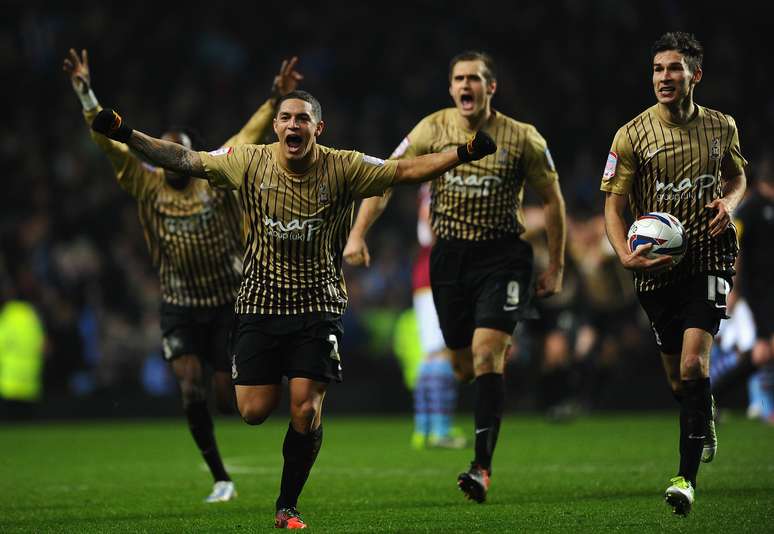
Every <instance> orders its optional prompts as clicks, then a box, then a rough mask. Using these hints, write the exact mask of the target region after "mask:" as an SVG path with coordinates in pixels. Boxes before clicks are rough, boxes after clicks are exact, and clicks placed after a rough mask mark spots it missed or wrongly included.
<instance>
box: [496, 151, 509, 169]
mask: <svg viewBox="0 0 774 534" xmlns="http://www.w3.org/2000/svg"><path fill="white" fill-rule="evenodd" d="M497 164H498V165H508V149H507V148H505V147H500V150H498V151H497Z"/></svg>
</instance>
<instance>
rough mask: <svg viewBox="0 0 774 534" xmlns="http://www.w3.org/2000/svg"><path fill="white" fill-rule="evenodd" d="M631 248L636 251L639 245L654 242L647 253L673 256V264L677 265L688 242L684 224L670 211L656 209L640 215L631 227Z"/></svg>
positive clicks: (651, 255)
mask: <svg viewBox="0 0 774 534" xmlns="http://www.w3.org/2000/svg"><path fill="white" fill-rule="evenodd" d="M628 238H629V250H631V251H632V252H634V251H635V250H636V249H637V247H639V246H642V245H646V244H648V243H652V244H653V248H652V249H650V250H649V251H648V253H647V255H646V257H647V258H650V259H655V258H658V257H659V256H664V255H666V256H672V265H673V266H674V265H677V264H678V263H679V262H680V260H681V259H683V255H684V254H685V249H686V246H687V243H686V241H685V229H684V228H683V224H682V223H681V222H680V221H679V220H678V219H677V218H676V217H674V216H672V215H670V214H669V213H664V212H661V211H654V212H651V213H646V214H644V215H642V216H641V217H639V218H638V219H637V220H636V221H634V222H633V223H632V225H631V226H630V227H629V235H628Z"/></svg>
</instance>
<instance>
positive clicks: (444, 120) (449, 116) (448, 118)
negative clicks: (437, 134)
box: [417, 108, 457, 127]
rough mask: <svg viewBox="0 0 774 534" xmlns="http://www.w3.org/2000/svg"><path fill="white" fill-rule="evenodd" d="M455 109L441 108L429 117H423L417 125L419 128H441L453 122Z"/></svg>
mask: <svg viewBox="0 0 774 534" xmlns="http://www.w3.org/2000/svg"><path fill="white" fill-rule="evenodd" d="M456 113H457V108H443V109H439V110H438V111H435V112H433V113H431V114H429V115H425V116H424V117H423V118H422V119H421V120H420V121H419V122H418V123H417V127H419V126H443V125H446V124H449V123H451V122H453V121H454V120H456V119H455V116H456V115H455V114H456Z"/></svg>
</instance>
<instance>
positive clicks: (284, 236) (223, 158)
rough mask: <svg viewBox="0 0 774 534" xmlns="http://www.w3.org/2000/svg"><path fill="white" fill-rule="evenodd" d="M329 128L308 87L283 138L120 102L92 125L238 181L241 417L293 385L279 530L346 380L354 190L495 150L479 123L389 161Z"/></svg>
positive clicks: (364, 191)
mask: <svg viewBox="0 0 774 534" xmlns="http://www.w3.org/2000/svg"><path fill="white" fill-rule="evenodd" d="M324 126H325V124H324V122H323V121H322V109H321V107H320V104H319V102H318V101H317V99H315V98H314V97H313V96H312V95H310V94H309V93H306V92H303V91H295V92H292V93H289V94H288V95H285V96H284V97H283V98H281V99H280V104H279V109H278V111H277V115H276V117H275V119H274V131H275V133H276V134H277V137H278V139H279V142H278V143H273V144H271V145H242V146H237V147H233V148H232V147H224V148H222V149H220V150H216V151H213V152H210V153H208V152H194V151H192V150H190V149H188V148H186V147H184V146H181V145H177V144H175V143H170V142H168V141H164V140H161V139H155V138H153V137H150V136H148V135H145V134H143V133H141V132H138V131H136V130H132V129H131V128H129V127H128V126H126V124H124V123H123V121H122V119H121V117H120V116H119V115H118V114H117V113H115V112H114V111H112V110H103V111H102V112H101V113H100V114H99V115H97V116H96V118H95V119H94V121H93V123H92V128H94V129H95V130H96V131H98V132H102V133H104V134H106V135H108V136H109V137H112V138H114V139H117V140H119V141H122V142H125V143H127V144H128V145H129V146H130V147H131V148H132V149H134V150H136V151H138V152H139V153H141V154H142V155H143V156H145V157H146V158H148V159H149V160H150V161H153V162H155V163H157V164H159V165H161V166H163V167H165V168H167V169H169V170H172V171H175V172H179V173H185V174H187V175H192V176H200V177H202V178H206V179H207V180H209V181H210V182H211V183H213V184H215V185H217V186H219V187H223V188H229V189H236V190H237V193H238V195H239V198H240V201H241V205H242V208H243V213H244V217H245V222H246V226H247V248H246V251H245V256H244V272H243V274H244V277H243V280H242V286H241V288H240V290H239V295H238V296H237V301H236V312H237V315H238V320H239V324H238V329H237V337H236V343H235V348H234V355H233V360H232V361H233V364H232V377H233V379H234V382H235V384H236V395H237V405H238V407H239V411H240V413H241V414H242V417H243V418H244V420H245V421H246V422H247V423H249V424H260V423H262V422H263V421H265V420H266V418H267V417H268V416H269V415H270V414H271V412H272V411H273V410H274V409H275V408H276V406H277V404H278V403H279V401H280V396H281V391H282V388H281V380H282V377H283V375H284V376H286V377H287V378H288V384H289V389H290V419H291V420H290V425H289V426H288V430H287V433H286V434H285V442H284V444H283V448H282V451H283V456H284V460H285V461H284V466H283V470H282V481H281V484H280V495H279V498H278V499H277V502H276V507H277V512H276V515H275V526H277V527H279V528H305V527H306V524H305V523H304V522H303V520H302V519H301V517H300V515H299V513H298V510H297V509H296V504H297V500H298V497H299V495H300V493H301V490H302V488H303V486H304V483H305V482H306V479H307V477H308V476H309V472H310V470H311V468H312V465H313V464H314V461H315V459H316V457H317V453H318V452H319V450H320V446H321V445H322V438H323V432H322V425H321V415H322V412H321V410H322V402H323V398H324V396H325V392H326V390H327V388H328V384H329V383H330V381H332V380H334V381H341V378H342V367H341V356H340V354H339V349H338V347H339V344H340V340H341V333H342V327H341V315H342V313H343V312H344V309H345V307H346V304H347V293H346V287H345V284H344V279H343V277H342V273H341V261H342V255H343V249H344V245H345V243H346V241H347V234H348V232H349V229H350V226H351V223H352V217H353V214H354V202H355V200H356V199H359V198H364V197H369V196H373V195H381V194H383V193H384V191H385V190H386V189H387V188H389V187H391V186H392V185H394V184H397V183H417V182H420V181H426V180H430V179H432V178H434V177H436V176H438V175H440V174H441V173H443V172H445V171H448V170H450V169H452V168H454V167H456V166H457V165H459V164H460V163H463V162H469V161H474V160H478V159H480V158H483V157H485V156H486V155H488V154H491V153H493V152H494V151H495V150H496V145H495V143H494V141H493V140H492V138H491V137H489V136H488V135H487V134H485V133H478V134H477V135H476V136H475V137H473V138H471V139H469V140H468V141H467V142H466V143H463V144H462V145H460V146H459V147H456V148H457V149H456V150H449V151H446V152H442V153H439V154H431V155H428V156H423V157H418V158H412V159H406V160H402V161H386V162H385V161H383V160H380V159H377V158H373V157H370V156H366V155H364V154H362V153H359V152H354V151H347V150H334V149H331V148H327V147H324V146H321V145H318V144H317V138H318V136H320V135H321V134H322V132H323V129H324Z"/></svg>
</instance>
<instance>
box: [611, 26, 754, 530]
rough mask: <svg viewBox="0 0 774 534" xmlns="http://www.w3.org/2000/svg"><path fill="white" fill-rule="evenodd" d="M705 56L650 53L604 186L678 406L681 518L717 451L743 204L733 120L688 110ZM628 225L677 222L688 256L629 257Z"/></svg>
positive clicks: (676, 35)
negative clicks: (659, 218)
mask: <svg viewBox="0 0 774 534" xmlns="http://www.w3.org/2000/svg"><path fill="white" fill-rule="evenodd" d="M702 57H703V50H702V46H701V44H700V43H699V42H698V41H697V40H696V38H695V37H694V36H693V35H689V34H686V33H682V32H670V33H666V34H664V35H663V36H661V38H659V39H658V40H657V41H656V42H655V44H654V45H653V50H652V58H653V90H654V91H655V94H656V100H657V103H656V104H655V105H654V106H651V107H650V108H648V109H646V110H645V111H644V112H642V113H641V114H639V115H638V116H637V117H635V118H634V119H632V120H631V121H629V122H628V123H626V124H625V125H624V126H623V127H621V128H620V129H619V130H618V132H617V133H616V135H615V138H614V140H613V146H612V148H611V149H610V154H609V155H608V159H607V165H606V166H605V170H604V173H603V176H602V185H601V189H602V191H605V194H606V196H605V223H606V227H607V235H608V238H609V239H610V243H611V244H612V245H613V248H614V249H615V251H616V253H617V254H618V257H619V259H620V260H621V263H622V264H623V266H624V267H626V268H627V269H630V270H632V271H634V284H635V288H636V290H637V296H638V298H639V301H640V304H641V305H642V307H643V309H644V310H645V312H646V313H647V314H648V318H649V319H650V321H651V325H652V327H653V331H654V333H655V336H656V343H657V344H658V346H659V349H660V351H661V359H662V362H663V365H664V370H665V371H666V376H667V379H668V381H669V384H670V386H671V388H672V392H673V394H674V396H675V399H676V400H677V401H678V402H679V404H680V445H679V450H680V466H679V469H678V472H677V476H676V477H674V478H672V479H671V481H670V485H669V487H668V488H667V490H666V495H665V497H666V501H667V503H668V504H669V505H670V506H671V507H672V508H673V511H674V512H675V513H676V514H680V515H685V514H687V513H688V512H689V511H690V509H691V505H692V504H693V500H694V491H695V489H696V475H697V473H698V470H699V462H700V461H702V460H703V461H705V462H709V461H711V460H712V458H713V456H714V454H715V450H716V447H717V441H716V436H715V427H714V423H713V419H712V412H713V408H712V398H711V394H710V380H709V353H710V349H711V347H712V339H713V336H714V335H715V334H716V333H717V331H718V327H719V324H720V320H721V319H722V318H723V317H725V312H726V296H727V295H728V292H729V289H730V285H731V276H732V275H733V274H734V260H735V258H736V255H737V251H738V250H737V238H736V229H735V228H734V225H733V224H732V223H731V216H732V214H733V212H734V209H736V207H737V205H738V204H739V201H740V200H741V199H742V196H743V195H744V190H745V184H746V178H745V174H744V165H745V164H746V161H745V159H744V158H743V157H742V154H741V152H740V149H739V136H738V133H737V129H736V124H735V122H734V119H733V118H731V117H730V116H728V115H725V114H723V113H720V112H718V111H713V110H711V109H707V108H704V107H701V106H699V105H697V104H695V103H694V101H693V92H694V89H695V87H696V84H698V83H699V82H700V81H701V78H702V74H703V72H702V67H701V62H702ZM627 200H628V204H629V209H630V211H631V213H632V215H633V216H634V217H639V216H641V215H643V214H645V213H647V212H652V211H662V212H668V213H671V214H672V215H674V216H675V217H677V218H678V219H679V220H680V221H682V223H683V225H684V227H685V232H686V236H685V237H686V240H687V252H686V253H685V256H684V258H683V259H682V261H681V262H680V263H679V264H678V265H676V266H672V259H671V257H669V256H661V257H658V258H648V257H647V252H648V251H649V250H650V249H651V248H652V245H645V246H641V247H638V248H637V249H636V250H634V251H631V250H629V246H628V243H627V239H626V235H627V224H626V223H625V222H624V210H625V208H626V204H627Z"/></svg>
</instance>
